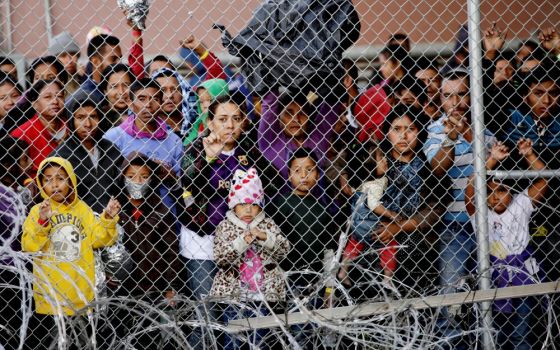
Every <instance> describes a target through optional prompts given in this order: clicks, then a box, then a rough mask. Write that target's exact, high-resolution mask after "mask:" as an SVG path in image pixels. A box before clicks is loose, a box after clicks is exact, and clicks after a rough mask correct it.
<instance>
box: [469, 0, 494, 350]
mask: <svg viewBox="0 0 560 350" xmlns="http://www.w3.org/2000/svg"><path fill="white" fill-rule="evenodd" d="M467 11H468V29H469V60H470V61H469V63H470V67H471V71H470V73H471V74H470V97H471V116H472V121H473V126H474V169H475V173H474V177H475V191H476V192H475V193H476V208H477V210H476V223H477V225H476V228H475V231H476V237H477V243H478V254H477V255H478V272H479V273H480V282H479V283H480V284H479V287H480V289H482V290H485V289H490V288H491V283H490V256H489V243H488V207H487V205H486V149H485V144H484V129H485V126H484V114H483V113H484V112H483V110H484V106H483V97H482V96H483V95H482V89H483V86H482V53H481V50H480V43H481V37H480V2H479V0H467ZM481 310H482V326H483V327H484V331H483V333H482V346H483V349H486V350H489V349H494V341H493V338H492V332H491V330H492V309H491V303H490V302H488V301H486V302H483V303H481Z"/></svg>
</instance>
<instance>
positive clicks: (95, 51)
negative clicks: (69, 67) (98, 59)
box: [87, 34, 121, 59]
mask: <svg viewBox="0 0 560 350" xmlns="http://www.w3.org/2000/svg"><path fill="white" fill-rule="evenodd" d="M120 43H121V42H120V40H119V38H117V37H115V36H112V35H107V34H99V35H96V36H94V37H93V38H92V39H91V40H90V41H89V44H88V47H87V56H88V58H90V59H91V58H92V57H93V56H99V55H101V52H102V50H103V49H104V48H105V46H107V45H109V46H118V45H119V44H120Z"/></svg>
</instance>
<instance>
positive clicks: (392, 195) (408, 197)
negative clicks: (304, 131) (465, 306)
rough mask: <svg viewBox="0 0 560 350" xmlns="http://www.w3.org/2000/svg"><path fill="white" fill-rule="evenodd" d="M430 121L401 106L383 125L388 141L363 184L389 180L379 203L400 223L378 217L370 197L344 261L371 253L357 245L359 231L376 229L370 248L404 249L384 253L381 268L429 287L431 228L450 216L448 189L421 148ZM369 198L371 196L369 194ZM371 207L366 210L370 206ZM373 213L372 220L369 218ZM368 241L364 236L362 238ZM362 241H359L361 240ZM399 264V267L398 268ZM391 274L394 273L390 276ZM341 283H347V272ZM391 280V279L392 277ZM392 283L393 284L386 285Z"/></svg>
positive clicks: (378, 152)
mask: <svg viewBox="0 0 560 350" xmlns="http://www.w3.org/2000/svg"><path fill="white" fill-rule="evenodd" d="M427 122H428V118H427V117H426V116H425V115H423V114H422V113H418V112H417V111H416V110H415V109H413V108H410V107H406V106H403V105H399V106H396V107H395V108H394V109H393V110H392V111H391V112H390V113H389V114H388V115H387V117H386V119H385V122H384V124H383V134H384V136H385V138H384V140H383V141H382V142H381V144H380V150H379V151H377V152H376V153H377V154H376V156H375V158H376V163H377V164H376V166H375V167H374V168H372V169H370V178H364V179H361V180H362V183H365V182H366V181H369V180H374V179H375V178H379V177H382V176H384V177H386V179H387V185H386V189H385V190H384V191H383V190H382V196H381V198H380V200H378V201H377V202H378V203H383V206H384V207H385V208H387V209H388V210H391V211H393V212H395V213H396V214H397V218H391V219H388V218H384V217H383V216H381V215H378V214H376V211H375V210H376V208H370V207H368V206H369V205H371V204H370V202H375V201H370V200H369V199H370V198H369V197H368V198H367V200H366V201H364V204H363V205H362V206H363V207H364V208H365V209H366V210H364V208H358V206H359V205H360V204H356V205H355V206H353V207H352V209H353V210H357V214H358V216H360V217H361V219H359V220H361V221H359V222H356V220H355V221H354V222H353V224H352V230H351V232H350V233H351V234H352V236H351V238H350V241H349V243H348V245H347V247H346V249H345V253H344V256H345V258H347V259H348V260H353V259H355V258H356V257H357V256H358V255H359V253H360V252H361V251H362V250H363V249H364V248H365V247H366V246H365V244H367V242H368V240H366V239H364V240H363V241H361V240H359V239H357V236H359V235H354V234H353V232H354V229H357V227H358V226H359V227H360V229H362V231H363V228H364V226H363V225H364V223H371V230H370V233H369V234H370V235H371V239H370V240H369V243H371V244H373V246H374V247H376V246H377V247H378V248H382V247H384V245H386V244H389V243H390V242H391V241H393V240H394V241H396V244H395V245H401V246H404V247H405V248H399V249H393V251H391V249H390V248H387V249H384V250H382V252H381V255H382V256H381V257H380V258H381V265H382V267H383V269H384V271H385V277H388V276H387V275H391V276H392V275H393V273H394V275H395V277H396V278H397V279H398V280H401V281H403V282H405V283H406V284H407V285H409V286H412V285H415V286H417V285H418V284H419V283H420V284H421V285H424V286H425V284H426V283H427V280H426V278H427V271H430V270H431V269H432V268H433V267H434V266H431V265H430V263H429V259H428V256H427V255H426V254H428V253H429V252H430V251H433V250H430V248H431V244H430V243H433V242H430V240H429V239H428V237H429V235H428V233H430V231H431V228H432V227H433V226H434V225H435V224H436V223H437V222H438V221H439V217H440V216H441V215H442V214H443V213H444V212H445V203H446V200H447V198H446V197H447V196H446V193H447V186H446V182H445V180H442V179H437V178H436V177H435V176H434V175H432V173H431V170H430V169H431V168H430V166H429V164H428V163H427V161H426V159H425V157H424V154H423V153H422V145H423V143H424V141H425V140H426V137H427V132H426V129H425V127H426V124H427ZM368 195H369V194H368ZM366 203H367V204H366ZM366 211H368V213H369V214H368V215H362V214H365V213H366ZM361 236H363V235H361ZM361 236H360V237H361ZM397 261H398V264H397ZM389 270H391V273H389V274H387V272H388V271H389ZM339 277H341V278H344V279H346V275H345V273H344V271H342V273H341V274H340V275H339ZM389 277H390V276H389ZM386 280H387V282H389V280H390V279H387V278H386Z"/></svg>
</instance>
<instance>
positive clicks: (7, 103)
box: [0, 84, 21, 120]
mask: <svg viewBox="0 0 560 350" xmlns="http://www.w3.org/2000/svg"><path fill="white" fill-rule="evenodd" d="M20 96H21V94H20V92H19V91H18V90H17V89H16V88H15V86H13V85H12V84H4V85H2V86H0V120H2V119H4V117H6V115H8V112H9V111H10V110H11V109H12V108H14V107H15V105H16V102H17V100H18V99H19V97H20Z"/></svg>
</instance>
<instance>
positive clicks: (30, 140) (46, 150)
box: [10, 114, 65, 175]
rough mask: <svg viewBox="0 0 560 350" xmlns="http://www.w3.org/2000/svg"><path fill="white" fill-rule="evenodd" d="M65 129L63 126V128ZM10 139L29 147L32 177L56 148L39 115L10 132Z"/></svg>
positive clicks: (56, 142) (56, 145)
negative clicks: (17, 140) (13, 138)
mask: <svg viewBox="0 0 560 350" xmlns="http://www.w3.org/2000/svg"><path fill="white" fill-rule="evenodd" d="M64 127H65V126H64ZM10 135H11V136H12V137H15V138H16V139H19V140H22V141H23V142H25V143H26V144H27V145H28V146H29V150H28V154H29V157H31V159H32V160H33V175H35V174H36V172H37V169H38V168H39V164H40V163H41V162H42V161H43V160H44V159H45V158H47V157H48V156H49V155H50V154H51V152H52V151H54V149H55V148H56V147H58V144H59V143H60V142H59V141H56V140H55V139H54V138H53V137H52V135H51V133H50V132H49V131H48V130H47V128H45V126H44V125H43V123H41V121H40V120H39V115H38V114H35V116H34V117H33V118H31V119H29V120H28V121H27V122H26V123H25V124H23V125H21V126H19V127H18V128H17V129H15V130H14V131H12V132H11V134H10Z"/></svg>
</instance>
